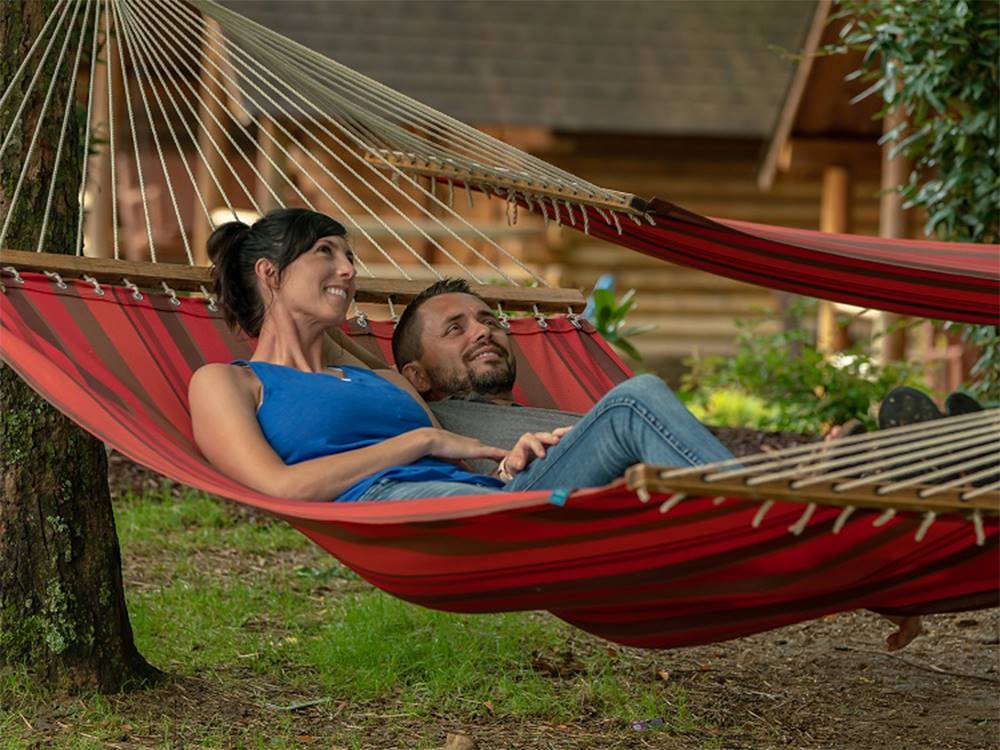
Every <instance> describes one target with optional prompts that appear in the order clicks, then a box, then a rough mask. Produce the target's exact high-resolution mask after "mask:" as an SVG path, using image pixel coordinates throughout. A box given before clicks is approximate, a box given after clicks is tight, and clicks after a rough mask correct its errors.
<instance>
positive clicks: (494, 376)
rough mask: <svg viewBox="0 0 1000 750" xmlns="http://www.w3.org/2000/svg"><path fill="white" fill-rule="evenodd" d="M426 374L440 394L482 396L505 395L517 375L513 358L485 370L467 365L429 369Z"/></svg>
mask: <svg viewBox="0 0 1000 750" xmlns="http://www.w3.org/2000/svg"><path fill="white" fill-rule="evenodd" d="M427 375H428V377H429V378H430V381H431V389H432V390H433V391H435V392H437V393H440V394H441V395H442V396H444V397H447V396H454V395H463V394H466V393H479V394H482V395H483V396H500V395H506V394H508V393H510V392H511V390H512V389H513V388H514V380H515V379H516V377H517V372H516V367H515V364H514V358H513V357H510V358H508V359H505V360H504V361H503V363H501V364H499V365H497V366H496V367H490V368H488V369H486V370H483V371H479V370H475V369H474V368H472V367H471V366H467V367H466V368H465V369H464V370H451V371H448V370H444V369H437V368H435V369H429V370H428V371H427Z"/></svg>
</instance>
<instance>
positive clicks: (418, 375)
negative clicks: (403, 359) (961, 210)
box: [399, 362, 431, 395]
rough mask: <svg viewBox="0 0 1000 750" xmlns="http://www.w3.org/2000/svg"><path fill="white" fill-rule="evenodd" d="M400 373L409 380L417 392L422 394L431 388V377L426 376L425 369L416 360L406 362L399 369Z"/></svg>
mask: <svg viewBox="0 0 1000 750" xmlns="http://www.w3.org/2000/svg"><path fill="white" fill-rule="evenodd" d="M399 373H400V375H402V376H403V377H404V378H406V379H407V380H409V381H410V385H412V386H413V387H414V388H415V389H416V390H417V393H419V394H420V395H423V394H425V393H427V391H429V390H430V389H431V379H430V378H429V377H427V370H425V369H424V367H423V365H421V364H418V363H417V362H407V363H406V364H405V365H403V367H402V369H400V371H399Z"/></svg>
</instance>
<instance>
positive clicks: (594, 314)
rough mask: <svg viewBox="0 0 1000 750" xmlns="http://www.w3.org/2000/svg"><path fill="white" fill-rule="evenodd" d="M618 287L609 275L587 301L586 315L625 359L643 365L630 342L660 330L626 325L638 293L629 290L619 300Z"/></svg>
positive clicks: (647, 325) (649, 325)
mask: <svg viewBox="0 0 1000 750" xmlns="http://www.w3.org/2000/svg"><path fill="white" fill-rule="evenodd" d="M614 284H615V281H614V276H612V275H610V274H605V275H604V276H602V277H601V278H600V279H599V280H598V282H597V284H596V285H595V286H594V291H593V292H591V294H590V299H589V300H588V301H587V309H586V310H584V311H583V316H584V317H585V318H587V320H589V321H590V322H591V323H593V325H594V328H596V329H597V331H598V333H600V334H601V336H603V337H604V340H605V341H607V342H608V343H609V344H611V345H612V346H613V347H615V348H616V349H617V350H618V351H620V352H621V353H622V354H624V355H625V356H627V357H629V358H630V359H633V360H635V361H636V362H640V361H642V355H640V354H639V351H638V349H636V348H635V346H634V345H633V344H632V342H631V341H629V339H630V338H631V337H632V336H638V335H639V334H642V333H647V332H649V331H652V330H654V329H655V328H656V326H655V325H652V324H644V325H637V326H629V325H626V324H625V322H626V321H625V318H626V316H627V315H628V314H629V312H631V310H632V308H633V307H634V305H635V289H629V290H628V291H627V292H625V294H623V295H622V296H621V299H616V298H615V290H614Z"/></svg>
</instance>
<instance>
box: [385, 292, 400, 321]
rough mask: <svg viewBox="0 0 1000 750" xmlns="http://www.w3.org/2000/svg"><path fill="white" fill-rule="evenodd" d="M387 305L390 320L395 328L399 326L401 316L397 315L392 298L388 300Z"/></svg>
mask: <svg viewBox="0 0 1000 750" xmlns="http://www.w3.org/2000/svg"><path fill="white" fill-rule="evenodd" d="M386 304H387V305H389V320H391V321H392V325H393V326H396V325H398V324H399V315H398V314H397V313H396V306H395V305H394V304H392V297H388V298H386Z"/></svg>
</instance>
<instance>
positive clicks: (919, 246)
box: [520, 198, 1000, 325]
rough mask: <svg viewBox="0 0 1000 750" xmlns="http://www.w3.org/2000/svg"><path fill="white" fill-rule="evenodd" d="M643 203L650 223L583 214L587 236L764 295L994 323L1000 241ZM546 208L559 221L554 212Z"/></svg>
mask: <svg viewBox="0 0 1000 750" xmlns="http://www.w3.org/2000/svg"><path fill="white" fill-rule="evenodd" d="M520 203H521V205H522V206H525V207H526V208H527V207H528V206H526V205H525V203H524V202H523V201H520ZM647 207H648V216H649V217H651V218H652V221H653V222H654V223H652V224H651V223H649V222H648V220H647V221H646V222H641V221H639V220H638V219H636V220H633V221H626V220H624V219H619V218H618V217H617V216H616V217H614V218H615V222H614V223H609V222H608V221H607V220H606V214H602V213H601V212H599V211H598V210H595V209H594V208H593V207H590V208H587V209H586V210H587V218H588V223H587V231H588V232H589V233H590V234H592V235H594V236H595V237H600V238H601V239H604V240H607V241H608V242H614V243H615V244H618V245H623V246H624V247H628V248H631V249H632V250H636V251H638V252H640V253H644V254H645V255H650V256H652V257H654V258H660V259H662V260H668V261H670V262H672V263H677V264H678V265H682V266H689V267H691V268H698V269H701V270H702V271H707V272H709V273H712V274H716V275H718V276H726V277H728V278H731V279H737V280H739V281H745V282H747V283H749V284H756V285H758V286H762V287H766V288H768V289H779V290H782V291H786V292H793V293H795V294H804V295H807V296H810V297H818V298H820V299H826V300H831V301H833V302H845V303H848V304H852V305H859V306H860V307H865V308H872V309H874V310H887V311H889V312H896V313H901V314H903V315H913V316H917V317H922V318H934V319H939V320H952V321H958V322H964V323H985V324H991V325H995V324H997V323H1000V245H985V244H981V245H975V244H968V243H958V242H937V241H933V240H899V239H886V238H882V237H866V236H862V235H856V234H831V233H827V232H816V231H813V230H809V229H790V228H788V227H777V226H770V225H767V224H754V223H751V222H747V221H733V220H730V219H709V218H706V217H704V216H700V215H698V214H696V213H692V212H691V211H688V210H686V209H683V208H680V207H678V206H675V205H674V204H672V203H667V202H665V201H661V200H659V199H657V198H654V199H653V200H652V201H650V202H649V203H648V204H647ZM530 208H531V209H532V210H533V211H535V212H536V213H540V211H539V210H538V208H537V207H535V206H534V205H532V206H531V207H530ZM544 210H545V211H546V213H547V214H548V215H550V216H551V217H552V218H555V210H554V209H553V208H551V206H548V205H546V206H544ZM558 210H559V214H558V220H559V221H560V222H561V223H563V224H570V225H571V226H573V227H574V228H576V229H581V228H582V223H583V220H582V218H581V217H580V216H577V215H575V214H574V212H573V211H572V209H570V208H569V207H567V206H563V205H559V206H558ZM581 210H582V209H581ZM571 222H572V223H571Z"/></svg>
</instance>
